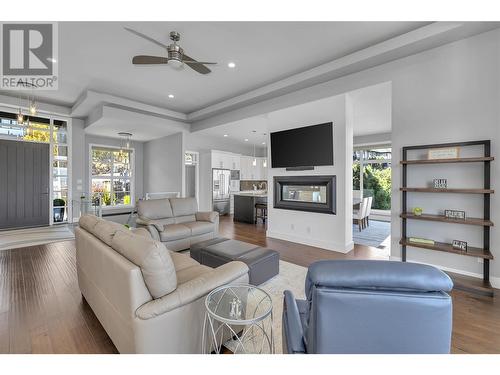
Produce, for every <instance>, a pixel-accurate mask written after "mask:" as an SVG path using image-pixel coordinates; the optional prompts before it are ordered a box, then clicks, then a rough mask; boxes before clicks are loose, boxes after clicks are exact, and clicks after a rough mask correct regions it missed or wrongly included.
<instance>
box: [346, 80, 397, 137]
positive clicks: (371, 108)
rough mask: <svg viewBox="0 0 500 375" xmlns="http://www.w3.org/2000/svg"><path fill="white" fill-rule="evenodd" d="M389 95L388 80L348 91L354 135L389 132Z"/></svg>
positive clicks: (390, 97)
mask: <svg viewBox="0 0 500 375" xmlns="http://www.w3.org/2000/svg"><path fill="white" fill-rule="evenodd" d="M391 95H392V92H391V83H390V82H387V83H382V84H380V85H374V86H370V87H365V88H362V89H360V90H356V91H351V92H349V96H350V97H351V99H352V104H353V112H354V118H353V132H354V136H360V135H370V134H380V133H390V132H391V128H392V122H391V119H392V117H391V103H392V96H391Z"/></svg>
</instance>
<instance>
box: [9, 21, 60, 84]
mask: <svg viewBox="0 0 500 375" xmlns="http://www.w3.org/2000/svg"><path fill="white" fill-rule="evenodd" d="M2 26H3V27H2V55H3V61H2V66H3V72H2V73H3V75H4V76H7V75H13V76H42V75H52V74H53V62H52V57H53V54H54V48H53V47H54V46H53V29H52V26H53V25H52V24H50V23H47V24H14V23H5V24H3V25H2Z"/></svg>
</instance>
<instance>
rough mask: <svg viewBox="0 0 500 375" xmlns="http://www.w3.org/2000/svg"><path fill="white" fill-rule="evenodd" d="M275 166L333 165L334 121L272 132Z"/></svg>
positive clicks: (273, 161)
mask: <svg viewBox="0 0 500 375" xmlns="http://www.w3.org/2000/svg"><path fill="white" fill-rule="evenodd" d="M271 161H272V167H273V168H293V167H316V166H321V165H333V123H331V122H328V123H325V124H319V125H312V126H306V127H303V128H296V129H290V130H284V131H279V132H275V133H271Z"/></svg>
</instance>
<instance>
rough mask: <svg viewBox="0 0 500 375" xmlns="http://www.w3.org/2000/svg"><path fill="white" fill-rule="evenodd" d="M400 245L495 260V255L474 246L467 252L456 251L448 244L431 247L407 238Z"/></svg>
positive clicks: (439, 243) (435, 244) (436, 244)
mask: <svg viewBox="0 0 500 375" xmlns="http://www.w3.org/2000/svg"><path fill="white" fill-rule="evenodd" d="M399 244H400V245H403V246H411V247H418V248H421V249H427V250H435V251H443V252H445V253H451V254H458V255H466V256H469V257H475V258H483V259H493V255H492V254H491V253H490V251H489V250H484V249H481V248H478V247H472V246H469V247H468V249H467V251H462V250H458V249H454V248H453V247H452V246H451V244H448V243H443V242H435V243H434V245H430V244H422V243H415V242H410V241H409V240H408V239H406V238H402V239H401V240H400V241H399Z"/></svg>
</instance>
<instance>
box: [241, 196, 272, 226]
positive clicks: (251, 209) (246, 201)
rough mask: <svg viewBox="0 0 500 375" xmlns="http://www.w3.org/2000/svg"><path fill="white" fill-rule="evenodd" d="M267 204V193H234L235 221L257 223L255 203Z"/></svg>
mask: <svg viewBox="0 0 500 375" xmlns="http://www.w3.org/2000/svg"><path fill="white" fill-rule="evenodd" d="M256 203H264V204H267V193H253V192H250V193H248V192H240V193H234V217H233V220H234V221H240V222H243V223H250V224H254V223H255V204H256Z"/></svg>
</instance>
